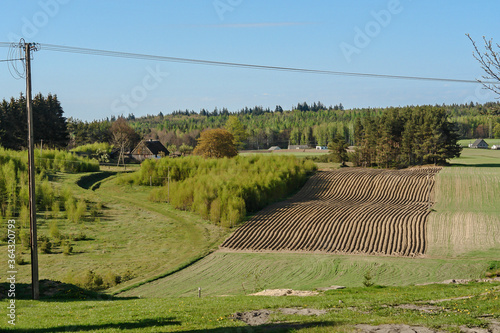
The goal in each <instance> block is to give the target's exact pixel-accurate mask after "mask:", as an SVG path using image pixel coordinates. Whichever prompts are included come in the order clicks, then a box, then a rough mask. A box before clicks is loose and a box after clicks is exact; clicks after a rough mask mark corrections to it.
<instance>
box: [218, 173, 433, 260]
mask: <svg viewBox="0 0 500 333" xmlns="http://www.w3.org/2000/svg"><path fill="white" fill-rule="evenodd" d="M439 170H440V168H418V169H409V170H373V169H354V168H352V169H342V170H338V171H321V172H319V173H318V174H316V175H315V176H313V177H311V179H309V181H308V182H307V183H306V185H305V186H304V187H303V188H302V190H301V191H300V192H299V193H297V194H296V195H295V196H294V197H293V198H291V199H289V200H287V201H283V202H280V203H277V204H274V205H272V206H269V207H267V208H265V209H264V210H262V211H260V212H259V213H258V214H256V215H255V216H254V217H253V218H252V219H251V220H250V221H248V222H247V223H245V224H244V225H243V226H242V227H241V228H239V229H238V230H236V232H235V233H234V234H233V235H232V236H231V237H229V238H228V239H227V240H226V241H225V242H224V243H223V244H222V245H221V249H223V250H230V251H252V252H253V251H266V252H267V251H297V252H326V253H367V254H382V255H402V256H415V255H420V254H423V253H424V252H425V249H426V237H425V223H426V219H427V216H428V214H429V210H428V207H429V202H430V203H431V204H432V189H433V187H434V175H435V174H436V173H437V172H439Z"/></svg>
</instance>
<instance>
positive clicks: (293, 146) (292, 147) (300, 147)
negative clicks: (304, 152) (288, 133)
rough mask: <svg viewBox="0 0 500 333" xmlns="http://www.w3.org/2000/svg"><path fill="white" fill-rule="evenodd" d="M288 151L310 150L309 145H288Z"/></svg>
mask: <svg viewBox="0 0 500 333" xmlns="http://www.w3.org/2000/svg"><path fill="white" fill-rule="evenodd" d="M288 149H309V146H308V145H288Z"/></svg>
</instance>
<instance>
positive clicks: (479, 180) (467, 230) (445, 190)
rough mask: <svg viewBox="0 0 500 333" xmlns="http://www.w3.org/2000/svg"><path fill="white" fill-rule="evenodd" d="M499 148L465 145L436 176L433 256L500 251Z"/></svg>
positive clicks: (487, 254)
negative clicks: (489, 148) (466, 146)
mask: <svg viewBox="0 0 500 333" xmlns="http://www.w3.org/2000/svg"><path fill="white" fill-rule="evenodd" d="M498 198H500V151H498V150H484V149H468V148H467V149H464V150H463V152H462V156H461V157H460V158H457V159H454V160H452V161H451V167H446V168H444V169H443V170H442V171H441V172H440V173H439V174H438V175H437V176H436V189H435V201H436V204H435V206H434V207H433V212H432V214H431V215H430V217H429V221H428V229H427V231H428V236H429V247H428V254H429V255H431V256H446V257H457V256H467V257H470V258H473V257H480V258H484V257H498V256H499V255H500V205H499V204H498Z"/></svg>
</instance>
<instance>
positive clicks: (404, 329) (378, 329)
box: [355, 324, 437, 333]
mask: <svg viewBox="0 0 500 333" xmlns="http://www.w3.org/2000/svg"><path fill="white" fill-rule="evenodd" d="M355 327H356V328H357V329H358V330H359V331H360V332H363V333H435V332H437V331H435V330H431V329H430V328H427V327H423V326H408V325H402V324H401V325H396V324H390V325H389V324H387V325H379V326H371V325H364V324H360V325H356V326H355Z"/></svg>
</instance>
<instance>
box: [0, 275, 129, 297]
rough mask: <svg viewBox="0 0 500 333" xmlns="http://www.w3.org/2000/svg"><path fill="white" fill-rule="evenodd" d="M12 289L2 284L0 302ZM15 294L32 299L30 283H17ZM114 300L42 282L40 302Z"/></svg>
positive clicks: (104, 295) (78, 288) (76, 288)
mask: <svg viewBox="0 0 500 333" xmlns="http://www.w3.org/2000/svg"><path fill="white" fill-rule="evenodd" d="M10 288H11V285H10V283H8V282H2V283H0V300H1V299H5V298H7V297H8V296H9V292H12V291H11V289H10ZM14 292H15V299H16V300H20V299H23V300H31V299H32V295H31V284H30V283H16V284H15V290H14ZM10 298H11V297H9V299H10ZM134 298H135V297H130V298H127V297H120V298H119V299H120V300H123V299H134ZM113 299H117V297H113V296H111V295H107V294H104V293H100V292H97V291H90V290H86V289H83V288H80V287H78V286H75V285H73V284H69V283H63V282H59V281H52V280H40V301H82V300H88V301H99V300H102V301H109V300H113Z"/></svg>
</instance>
